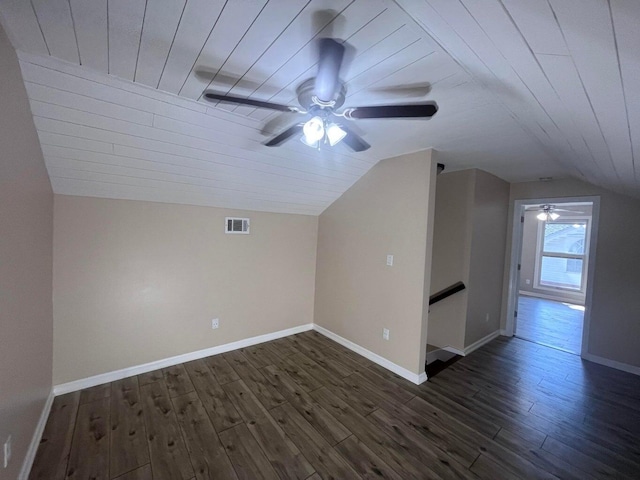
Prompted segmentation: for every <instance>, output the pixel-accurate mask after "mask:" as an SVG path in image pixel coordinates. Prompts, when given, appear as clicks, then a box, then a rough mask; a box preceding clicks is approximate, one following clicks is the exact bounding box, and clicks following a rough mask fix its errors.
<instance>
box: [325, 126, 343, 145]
mask: <svg viewBox="0 0 640 480" xmlns="http://www.w3.org/2000/svg"><path fill="white" fill-rule="evenodd" d="M346 136H347V132H345V131H344V130H343V129H342V128H340V125H337V124H335V123H332V124H331V125H329V128H327V139H328V140H329V145H331V146H332V147H333V146H334V145H336V144H338V143H340V141H341V140H342V139H343V138H344V137H346Z"/></svg>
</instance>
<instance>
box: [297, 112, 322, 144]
mask: <svg viewBox="0 0 640 480" xmlns="http://www.w3.org/2000/svg"><path fill="white" fill-rule="evenodd" d="M302 133H304V139H305V142H304V143H306V144H307V145H309V146H315V145H316V144H317V143H318V142H319V141H320V140H321V139H322V138H323V137H324V121H323V120H322V118H320V117H313V118H312V119H311V120H309V121H308V122H307V123H305V124H304V127H302Z"/></svg>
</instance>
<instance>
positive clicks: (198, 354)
mask: <svg viewBox="0 0 640 480" xmlns="http://www.w3.org/2000/svg"><path fill="white" fill-rule="evenodd" d="M312 329H313V324H312V323H307V324H306V325H300V326H298V327H293V328H287V329H286V330H280V331H278V332H273V333H266V334H264V335H258V336H257V337H251V338H245V339H243V340H238V341H237V342H231V343H225V344H224V345H218V346H216V347H211V348H205V349H204V350H197V351H195V352H189V353H184V354H182V355H176V356H175V357H169V358H163V359H162V360H156V361H155V362H149V363H144V364H142V365H136V366H133V367H128V368H123V369H121V370H115V371H113V372H107V373H102V374H100V375H94V376H92V377H88V378H82V379H80V380H74V381H73V382H68V383H62V384H60V385H56V386H54V387H53V393H54V395H56V396H57V395H63V394H65V393H69V392H75V391H77V390H82V389H83V388H89V387H95V386H96V385H102V384H103V383H108V382H113V381H116V380H121V379H123V378H127V377H132V376H134V375H140V374H142V373H147V372H152V371H154V370H158V369H159V368H166V367H171V366H173V365H178V364H180V363H184V362H190V361H192V360H198V359H200V358H204V357H210V356H211V355H218V354H219V353H225V352H230V351H231V350H237V349H238V348H245V347H250V346H251V345H257V344H259V343H264V342H268V341H271V340H276V339H277V338H282V337H287V336H289V335H295V334H296V333H302V332H306V331H308V330H312Z"/></svg>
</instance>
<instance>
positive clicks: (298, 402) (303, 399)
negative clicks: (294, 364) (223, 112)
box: [263, 366, 351, 445]
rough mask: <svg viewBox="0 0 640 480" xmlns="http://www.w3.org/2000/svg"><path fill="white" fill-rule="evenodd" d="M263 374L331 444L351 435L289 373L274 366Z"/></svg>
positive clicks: (267, 368)
mask: <svg viewBox="0 0 640 480" xmlns="http://www.w3.org/2000/svg"><path fill="white" fill-rule="evenodd" d="M263 373H264V375H265V377H266V378H267V380H269V381H271V383H272V384H273V386H274V387H275V388H277V389H278V391H279V392H280V393H282V395H283V396H284V397H285V398H286V399H287V401H288V402H289V404H290V405H291V406H293V408H295V409H296V410H297V411H298V413H300V415H302V416H303V417H304V418H305V420H306V421H307V422H309V423H310V424H311V425H313V427H314V428H315V429H316V430H317V431H318V432H319V433H320V434H321V435H322V436H323V437H324V438H325V440H327V442H329V444H331V445H335V444H336V443H339V442H341V441H342V440H344V439H345V438H347V437H348V436H349V435H351V432H350V431H349V430H348V429H347V428H345V427H344V426H343V425H342V424H340V422H338V421H337V420H336V419H335V418H334V417H333V416H332V415H331V414H330V413H329V412H327V411H326V410H325V409H324V408H322V406H321V405H320V404H318V403H317V402H316V401H315V400H313V398H311V397H310V396H309V395H308V394H307V393H306V392H305V391H304V390H302V389H301V388H300V387H298V385H297V384H296V383H295V382H294V381H293V380H292V379H291V377H289V375H287V373H285V372H283V371H282V370H279V369H278V368H277V367H274V366H269V367H266V368H265V369H264V372H263Z"/></svg>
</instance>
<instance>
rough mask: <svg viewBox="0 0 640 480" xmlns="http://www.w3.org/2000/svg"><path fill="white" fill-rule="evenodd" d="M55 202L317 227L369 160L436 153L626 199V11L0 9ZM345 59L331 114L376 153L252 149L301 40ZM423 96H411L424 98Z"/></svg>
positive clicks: (563, 6) (243, 3) (314, 5)
mask: <svg viewBox="0 0 640 480" xmlns="http://www.w3.org/2000/svg"><path fill="white" fill-rule="evenodd" d="M0 20H1V21H2V24H3V26H4V29H5V30H6V31H7V33H8V34H9V36H10V38H11V40H12V42H13V44H14V46H15V47H16V49H17V50H18V53H19V59H20V64H21V67H22V71H23V76H24V80H25V85H26V87H27V92H28V95H29V98H30V101H31V108H32V112H33V115H34V120H35V124H36V128H37V130H38V134H39V136H40V141H41V144H42V150H43V153H44V156H45V161H46V164H47V168H48V170H49V175H50V177H51V181H52V185H53V188H54V191H55V192H56V193H61V194H69V195H87V196H100V197H109V198H125V199H140V200H152V201H161V202H175V203H189V204H196V205H213V206H221V207H231V208H240V209H253V210H265V211H273V212H290V213H301V214H311V215H317V214H319V213H320V212H322V211H323V210H324V209H325V208H326V207H327V206H328V205H330V204H331V203H332V202H333V201H334V200H335V199H336V198H337V197H339V196H340V195H341V194H342V193H343V192H344V191H345V190H346V189H347V188H349V187H350V186H351V185H352V184H353V183H355V182H356V181H357V180H358V179H359V178H360V177H361V176H362V175H363V174H364V173H366V172H367V171H368V169H369V168H371V167H372V166H373V165H374V164H375V163H376V162H377V161H379V160H381V159H383V158H388V157H392V156H395V155H399V154H402V153H407V152H412V151H416V150H421V149H426V148H434V149H436V150H437V151H438V161H441V162H443V163H445V164H446V165H447V168H448V169H460V168H469V167H477V168H482V169H484V170H487V171H489V172H492V173H494V174H496V175H498V176H500V177H502V178H504V179H506V180H508V181H523V180H532V179H537V178H538V177H546V176H554V177H558V176H568V175H570V176H574V177H577V178H580V179H583V180H587V181H589V182H591V183H595V184H598V185H601V186H604V187H607V188H610V189H613V190H616V191H619V192H622V193H626V194H630V195H634V196H640V172H638V171H637V170H638V168H637V167H638V166H637V165H636V161H637V159H636V158H635V157H637V155H638V152H640V53H638V47H640V28H638V27H639V26H640V2H639V1H637V0H611V1H605V0H397V1H396V2H392V1H386V0H355V1H352V0H313V1H309V0H270V1H268V0H227V1H224V0H32V1H29V0H0ZM323 36H331V37H335V38H339V39H342V40H345V41H346V42H347V43H348V44H349V45H350V46H351V47H353V52H354V53H353V55H351V58H349V60H348V61H347V64H346V66H345V68H344V69H343V72H342V76H343V79H344V80H345V81H346V83H347V88H348V97H347V101H346V104H345V106H356V105H367V104H389V103H406V102H419V101H424V100H435V101H437V102H438V105H439V107H440V111H439V112H438V114H437V115H436V116H435V117H433V118H432V119H431V120H428V121H427V120H361V121H358V122H357V123H354V124H353V126H354V129H356V131H358V132H359V133H361V134H362V136H363V138H364V139H365V140H367V141H368V142H369V143H370V144H371V145H372V148H371V149H370V150H368V151H366V152H362V153H353V152H351V151H349V150H348V149H346V147H344V146H338V147H337V148H334V149H332V150H329V151H322V152H317V151H315V150H313V149H311V148H309V147H306V146H304V145H303V144H302V143H300V142H298V141H297V140H292V141H290V142H288V143H286V144H284V145H283V146H281V147H279V148H268V147H265V146H263V145H262V142H264V141H265V140H266V139H267V138H268V137H269V136H270V133H269V132H268V130H270V131H271V132H277V131H279V130H280V129H282V128H284V127H286V126H288V125H290V124H292V123H294V122H295V121H296V120H294V119H293V118H292V117H287V116H284V117H283V116H282V114H279V113H277V112H276V113H273V112H271V111H267V110H260V109H254V108H248V107H230V106H228V105H218V106H215V105H213V104H211V103H206V102H205V101H203V100H202V99H201V96H202V93H203V90H205V89H206V88H207V87H209V88H211V89H214V90H216V91H219V92H223V93H226V92H230V94H232V95H237V96H249V97H251V98H255V99H260V100H270V101H274V102H280V103H289V104H292V105H296V102H295V89H296V87H297V86H298V85H299V84H300V83H301V82H302V81H303V80H305V79H307V78H310V77H313V76H314V72H315V68H316V61H317V57H316V53H315V41H316V40H317V39H318V38H321V37H323ZM425 93H426V95H425Z"/></svg>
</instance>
